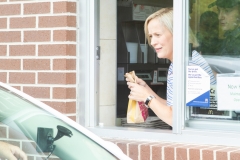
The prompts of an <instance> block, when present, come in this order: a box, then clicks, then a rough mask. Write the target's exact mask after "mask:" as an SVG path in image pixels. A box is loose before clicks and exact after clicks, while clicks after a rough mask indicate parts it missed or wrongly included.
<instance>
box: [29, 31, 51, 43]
mask: <svg viewBox="0 0 240 160" xmlns="http://www.w3.org/2000/svg"><path fill="white" fill-rule="evenodd" d="M50 40H51V31H25V32H24V42H48V41H50Z"/></svg>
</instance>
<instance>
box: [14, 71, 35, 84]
mask: <svg viewBox="0 0 240 160" xmlns="http://www.w3.org/2000/svg"><path fill="white" fill-rule="evenodd" d="M9 82H10V83H22V84H35V73H18V72H10V73H9Z"/></svg>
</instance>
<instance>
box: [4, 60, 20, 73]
mask: <svg viewBox="0 0 240 160" xmlns="http://www.w3.org/2000/svg"><path fill="white" fill-rule="evenodd" d="M0 69H2V70H20V69H21V60H20V59H0Z"/></svg>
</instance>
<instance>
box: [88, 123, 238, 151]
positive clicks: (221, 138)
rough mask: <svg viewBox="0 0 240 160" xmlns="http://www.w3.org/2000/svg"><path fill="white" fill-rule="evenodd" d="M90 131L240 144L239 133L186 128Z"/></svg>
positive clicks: (143, 138) (149, 138)
mask: <svg viewBox="0 0 240 160" xmlns="http://www.w3.org/2000/svg"><path fill="white" fill-rule="evenodd" d="M87 129H89V130H90V131H92V132H93V133H95V134H96V135H98V136H100V137H102V138H114V139H126V140H128V139H131V140H139V141H150V142H151V141H154V142H156V141H164V142H175V143H191V144H192V143H195V144H210V145H225V146H238V147H240V143H239V133H222V132H217V131H214V132H213V131H202V130H198V129H188V128H187V129H185V130H183V131H182V134H173V133H172V131H171V130H160V129H144V128H128V127H99V126H96V127H88V128H87Z"/></svg>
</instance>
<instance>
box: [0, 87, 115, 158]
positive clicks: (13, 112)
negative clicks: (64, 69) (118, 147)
mask: <svg viewBox="0 0 240 160" xmlns="http://www.w3.org/2000/svg"><path fill="white" fill-rule="evenodd" d="M0 102H1V103H0V141H5V142H8V143H13V144H18V143H21V144H22V148H24V151H25V152H26V154H27V155H28V157H31V158H33V159H46V160H48V159H54V160H60V159H96V160H97V159H99V160H102V159H109V160H116V159H117V158H116V157H115V156H114V155H112V154H111V153H110V152H109V151H108V150H106V149H105V148H103V147H102V146H100V145H99V144H98V143H96V142H95V141H94V140H92V139H90V138H89V137H87V136H86V135H84V134H83V133H82V132H80V131H79V130H77V129H75V128H74V127H72V126H70V125H69V124H67V123H66V122H64V121H63V120H62V119H60V118H58V117H55V116H54V115H52V114H51V113H49V112H47V111H45V110H43V109H41V108H40V107H39V106H37V105H35V104H33V103H31V102H30V101H28V100H26V99H25V98H24V97H21V96H19V95H17V94H15V93H14V92H11V91H10V90H8V89H5V88H2V87H0ZM4 131H5V132H4ZM34 157H36V158H34ZM1 158H2V157H0V159H1Z"/></svg>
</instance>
